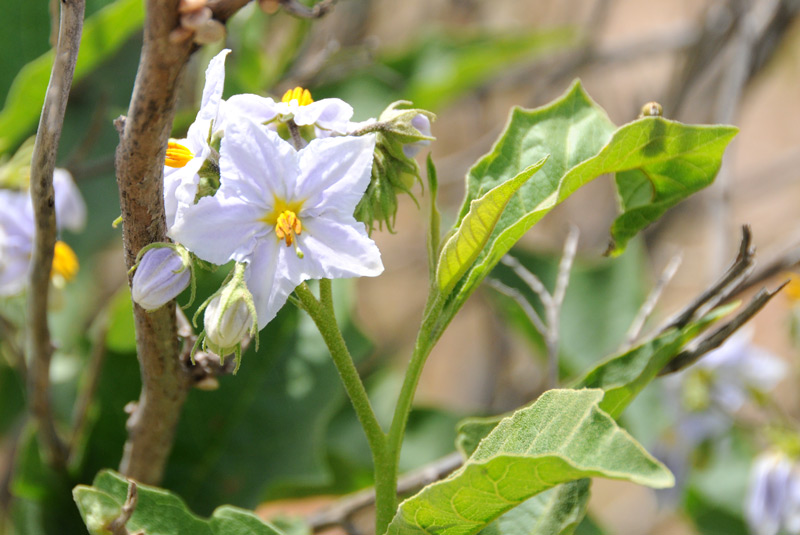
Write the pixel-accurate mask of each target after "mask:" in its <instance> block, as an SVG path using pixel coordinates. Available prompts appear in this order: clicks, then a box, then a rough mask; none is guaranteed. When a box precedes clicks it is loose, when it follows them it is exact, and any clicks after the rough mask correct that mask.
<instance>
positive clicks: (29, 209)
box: [0, 160, 86, 296]
mask: <svg viewBox="0 0 800 535" xmlns="http://www.w3.org/2000/svg"><path fill="white" fill-rule="evenodd" d="M29 169H30V160H28V165H27V167H21V168H20V170H21V171H22V172H27V171H29ZM16 174H18V173H16ZM13 182H14V183H15V184H17V183H27V176H26V177H25V180H24V181H22V182H20V181H13ZM4 183H11V181H8V182H6V181H4ZM53 188H54V190H55V203H56V206H55V210H56V225H57V226H58V229H59V230H62V229H68V230H71V231H73V232H78V231H80V230H82V229H83V227H84V226H85V224H86V205H85V204H84V202H83V197H81V194H80V192H79V191H78V188H77V186H76V185H75V182H74V181H73V180H72V175H70V174H69V172H68V171H66V170H64V169H56V170H55V172H54V174H53ZM0 206H2V207H3V208H2V210H0V296H10V295H15V294H18V293H20V292H22V291H23V290H24V289H25V288H26V287H27V285H28V278H29V276H30V269H31V254H32V252H33V239H34V232H35V222H34V214H33V204H32V203H31V198H30V194H29V193H28V191H27V190H26V189H22V190H18V189H0ZM77 272H78V258H77V256H76V255H75V252H74V251H73V250H72V249H71V248H70V247H69V245H67V244H66V243H65V242H63V241H57V242H56V245H55V249H54V257H53V267H52V275H51V277H52V280H53V282H54V283H55V284H57V285H61V284H63V283H64V282H68V281H71V280H72V279H73V278H75V275H76V274H77Z"/></svg>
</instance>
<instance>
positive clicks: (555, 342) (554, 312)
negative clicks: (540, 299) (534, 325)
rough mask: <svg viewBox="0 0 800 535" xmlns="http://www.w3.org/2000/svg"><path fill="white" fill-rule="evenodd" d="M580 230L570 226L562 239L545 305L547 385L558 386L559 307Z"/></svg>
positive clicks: (576, 247)
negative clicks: (548, 301) (553, 283)
mask: <svg viewBox="0 0 800 535" xmlns="http://www.w3.org/2000/svg"><path fill="white" fill-rule="evenodd" d="M579 236H580V231H579V230H578V227H576V226H574V225H573V226H571V227H570V229H569V234H567V239H566V240H565V241H564V252H563V253H562V254H561V262H560V263H559V264H558V275H557V276H556V286H555V288H554V289H553V300H552V304H551V306H549V307H548V306H545V314H546V316H547V327H548V329H547V338H546V341H547V371H548V387H549V388H557V387H558V346H559V331H560V325H561V307H562V305H563V304H564V296H565V295H566V293H567V285H568V284H569V276H570V273H571V272H572V262H573V261H574V260H575V253H576V252H577V251H578V237H579Z"/></svg>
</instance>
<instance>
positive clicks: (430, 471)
mask: <svg viewBox="0 0 800 535" xmlns="http://www.w3.org/2000/svg"><path fill="white" fill-rule="evenodd" d="M463 462H464V458H463V457H462V456H461V454H460V453H458V452H453V453H451V454H450V455H446V456H444V457H442V458H441V459H438V460H436V461H434V462H432V463H430V464H427V465H425V466H423V467H421V468H419V469H417V470H414V471H412V472H409V473H408V474H405V475H403V476H401V477H400V479H399V480H398V481H397V493H398V494H400V495H403V494H409V493H411V492H414V491H417V490H419V489H421V488H422V487H424V486H426V485H430V484H431V483H434V482H436V481H439V480H440V479H442V478H444V477H446V476H447V475H449V474H450V473H451V472H452V471H454V470H455V469H456V468H458V467H459V466H461V464H462V463H463ZM374 503H375V489H373V488H369V489H365V490H362V491H359V492H355V493H353V494H350V495H348V496H345V497H344V498H342V499H341V500H339V501H337V502H336V503H334V504H333V505H332V506H330V507H327V508H325V509H323V510H322V511H319V512H317V513H315V514H314V515H312V516H311V517H310V518H308V519H307V521H308V525H309V527H310V528H311V529H312V530H313V531H314V532H318V531H322V530H324V529H327V528H330V527H334V526H348V525H349V524H350V523H351V520H352V518H353V516H355V515H356V514H357V513H358V512H359V511H362V510H363V509H366V508H367V507H369V506H371V505H373V504H374Z"/></svg>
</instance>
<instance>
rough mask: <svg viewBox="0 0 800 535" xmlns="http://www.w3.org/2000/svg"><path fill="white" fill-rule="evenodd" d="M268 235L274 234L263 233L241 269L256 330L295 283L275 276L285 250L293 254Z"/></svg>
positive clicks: (269, 319)
mask: <svg viewBox="0 0 800 535" xmlns="http://www.w3.org/2000/svg"><path fill="white" fill-rule="evenodd" d="M270 238H274V236H267V237H266V238H265V239H263V240H261V241H259V243H258V245H257V246H256V248H255V250H254V251H253V255H252V256H251V257H250V261H249V264H248V266H247V270H246V271H245V282H246V283H247V289H248V290H250V293H251V294H253V303H254V304H255V307H256V316H257V318H256V319H257V321H258V329H259V330H261V329H263V328H264V327H265V326H266V325H267V323H269V322H270V321H272V319H273V318H274V317H275V316H276V315H277V314H278V311H279V310H280V309H281V307H282V306H283V305H284V303H286V299H287V298H288V297H289V294H290V293H292V292H293V291H294V289H295V287H296V286H297V285H298V284H299V282H296V283H295V282H293V281H292V280H290V279H287V278H279V276H278V266H279V264H281V262H282V261H283V262H285V255H286V254H287V252H288V253H289V254H291V255H294V254H295V253H294V249H292V248H287V247H281V246H280V242H279V241H278V240H277V239H270ZM282 249H288V251H282Z"/></svg>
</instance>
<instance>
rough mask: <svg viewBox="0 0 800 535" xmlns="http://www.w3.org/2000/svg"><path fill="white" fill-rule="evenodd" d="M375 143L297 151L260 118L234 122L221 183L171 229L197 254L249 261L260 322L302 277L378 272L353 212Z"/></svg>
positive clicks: (338, 141)
mask: <svg viewBox="0 0 800 535" xmlns="http://www.w3.org/2000/svg"><path fill="white" fill-rule="evenodd" d="M374 146H375V138H374V136H372V135H366V136H362V137H333V138H324V139H315V140H313V141H311V143H309V145H308V146H307V147H306V148H304V149H303V150H301V151H295V150H294V149H293V148H292V146H291V145H289V144H288V143H286V142H285V141H283V140H282V139H280V137H279V136H278V135H277V134H276V133H274V132H272V131H268V130H265V129H263V128H261V127H260V126H259V125H258V124H255V123H253V122H250V121H242V122H240V123H237V124H231V125H229V126H228V128H227V130H226V132H225V137H224V138H223V139H222V150H221V158H220V170H221V176H222V185H221V187H220V189H219V191H217V193H216V194H215V195H214V196H209V197H203V198H201V199H200V201H199V202H198V203H197V204H196V205H194V206H191V207H188V208H187V209H186V210H185V211H184V212H183V213H182V214H181V216H180V217H179V219H178V220H176V222H175V226H174V227H173V229H172V234H173V237H174V238H175V239H176V240H177V241H179V242H180V243H182V244H183V245H185V246H186V247H187V248H188V249H189V250H191V251H192V252H194V253H195V254H196V255H197V256H198V257H200V258H202V259H203V260H207V261H209V262H213V263H215V264H224V263H226V262H228V261H230V260H236V261H237V262H246V263H248V267H247V271H246V277H245V280H246V282H247V287H248V288H249V289H250V291H251V293H252V295H253V299H254V301H255V309H256V313H257V319H258V328H259V329H261V328H263V327H264V326H265V325H266V324H267V323H268V322H269V321H270V320H271V319H272V318H274V317H275V315H276V314H277V312H278V310H279V309H280V308H281V306H283V304H284V303H285V301H286V299H287V297H288V295H289V294H290V293H291V292H292V291H293V290H294V289H295V287H297V285H298V284H300V283H301V282H303V281H305V280H309V279H321V278H343V277H358V276H376V275H378V274H380V273H381V272H382V271H383V264H382V263H381V259H380V252H379V251H378V247H377V246H376V245H375V243H374V242H373V241H372V240H371V239H370V238H369V237H368V236H367V233H366V230H365V228H364V224H363V223H359V222H357V221H356V220H355V218H354V217H353V211H354V209H355V206H356V204H357V203H358V202H359V200H360V199H361V197H362V195H363V193H364V190H365V189H366V187H367V185H368V184H369V180H370V169H371V167H372V153H373V150H374Z"/></svg>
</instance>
